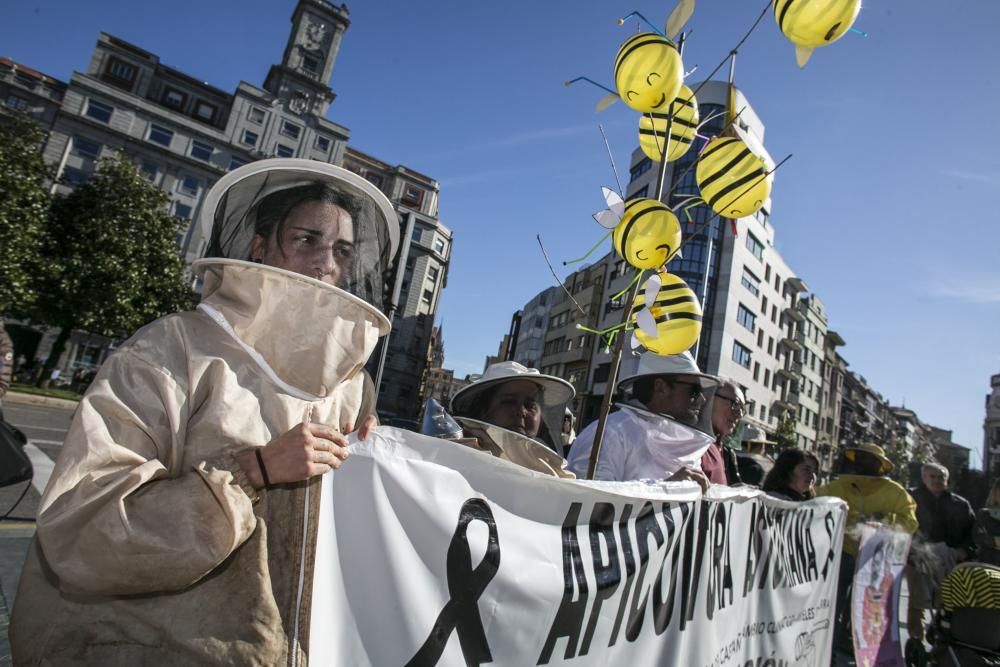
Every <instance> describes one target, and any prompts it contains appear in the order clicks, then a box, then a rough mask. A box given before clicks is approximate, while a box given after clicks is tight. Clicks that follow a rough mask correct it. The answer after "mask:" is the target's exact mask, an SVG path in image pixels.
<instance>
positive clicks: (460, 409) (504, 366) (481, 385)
mask: <svg viewBox="0 0 1000 667" xmlns="http://www.w3.org/2000/svg"><path fill="white" fill-rule="evenodd" d="M510 380H529V381H531V382H534V383H535V384H537V385H538V386H539V387H541V388H542V396H541V399H540V400H539V403H540V404H541V405H542V407H543V408H547V407H552V406H555V405H561V404H565V403H568V402H569V401H571V400H573V397H574V396H576V390H575V389H573V385H571V384H570V383H569V382H567V381H566V380H563V379H562V378H557V377H555V376H554V375H543V374H542V373H539V372H538V369H536V368H528V367H527V366H523V365H521V364H519V363H517V362H516V361H501V362H499V363H496V364H493V365H491V366H490V367H489V368H487V369H486V372H485V373H483V376H482V377H481V378H479V379H478V380H476V381H475V382H473V383H472V384H470V385H468V386H466V387H463V388H462V389H460V390H459V391H458V392H457V393H456V394H455V396H454V397H453V398H452V399H451V413H452V414H453V415H455V416H471V415H469V411H470V410H471V409H472V407H473V405H475V402H476V399H477V398H479V397H480V396H482V395H483V393H484V392H486V391H489V390H491V389H494V388H496V387H497V386H499V385H500V384H502V383H504V382H509V381H510Z"/></svg>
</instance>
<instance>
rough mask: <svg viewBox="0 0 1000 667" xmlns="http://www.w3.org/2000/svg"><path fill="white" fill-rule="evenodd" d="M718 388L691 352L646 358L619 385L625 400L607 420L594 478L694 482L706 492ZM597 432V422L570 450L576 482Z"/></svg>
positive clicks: (640, 360)
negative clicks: (704, 465)
mask: <svg viewBox="0 0 1000 667" xmlns="http://www.w3.org/2000/svg"><path fill="white" fill-rule="evenodd" d="M718 384H719V382H718V380H717V379H716V378H714V377H712V376H710V375H705V374H704V373H702V372H701V371H699V370H698V366H697V364H695V362H694V359H692V358H691V355H689V354H687V353H684V354H679V355H672V356H661V355H657V354H653V353H651V352H646V353H645V354H643V355H642V356H641V357H640V358H639V363H638V367H637V368H636V370H635V371H634V372H632V373H626V374H624V375H623V376H622V379H621V380H620V381H619V382H618V387H617V389H618V391H619V392H620V393H621V394H622V400H621V401H619V402H617V403H616V404H615V407H616V408H618V410H617V411H616V412H613V413H611V414H610V415H608V420H607V425H606V427H605V431H604V438H603V441H602V443H601V451H600V457H599V459H598V463H597V469H596V471H595V475H594V478H595V479H600V480H611V481H628V480H637V479H650V480H662V479H667V480H670V481H678V480H692V481H696V482H698V484H699V485H701V487H702V488H703V489H707V488H708V484H709V481H708V478H707V477H706V476H705V475H704V473H703V472H702V471H701V457H702V455H703V454H704V453H705V451H706V450H707V449H708V447H709V446H710V445H711V444H712V440H713V439H714V438H713V436H712V435H711V433H712V426H711V422H712V419H711V417H712V410H711V409H710V403H711V400H712V395H713V394H714V393H715V390H716V388H717V387H718ZM596 430H597V422H596V421H595V422H592V423H591V424H590V425H589V426H588V427H587V428H586V429H584V430H583V432H582V433H580V435H579V436H577V439H576V441H575V442H574V443H573V447H572V448H571V449H570V453H569V468H570V470H572V471H573V472H575V473H576V475H577V477H580V478H585V477H586V475H587V469H588V466H589V463H590V451H591V448H592V445H593V441H594V434H595V432H596Z"/></svg>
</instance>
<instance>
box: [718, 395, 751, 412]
mask: <svg viewBox="0 0 1000 667" xmlns="http://www.w3.org/2000/svg"><path fill="white" fill-rule="evenodd" d="M715 397H716V398H721V399H722V400H724V401H729V410H730V411H731V412H735V413H736V414H739V415H742V414H743V411H744V410H746V404H745V403H743V401H741V400H739V399H738V398H736V397H735V396H722V395H720V394H716V395H715Z"/></svg>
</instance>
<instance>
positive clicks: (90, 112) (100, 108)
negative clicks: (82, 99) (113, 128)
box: [84, 100, 114, 123]
mask: <svg viewBox="0 0 1000 667" xmlns="http://www.w3.org/2000/svg"><path fill="white" fill-rule="evenodd" d="M84 113H85V114H86V115H87V116H89V117H90V118H93V119H94V120H99V121H101V122H102V123H110V122H111V114H112V113H114V108H113V107H110V106H108V105H107V104H102V103H101V102H98V101H97V100H87V110H86V111H85V112H84Z"/></svg>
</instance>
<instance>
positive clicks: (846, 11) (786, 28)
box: [773, 0, 861, 48]
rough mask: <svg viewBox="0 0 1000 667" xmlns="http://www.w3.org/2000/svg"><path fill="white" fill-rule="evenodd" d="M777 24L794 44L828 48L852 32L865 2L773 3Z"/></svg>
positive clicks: (812, 0)
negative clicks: (848, 32)
mask: <svg viewBox="0 0 1000 667" xmlns="http://www.w3.org/2000/svg"><path fill="white" fill-rule="evenodd" d="M773 6H774V20H775V21H777V22H778V27H779V28H780V29H781V32H783V33H784V35H785V37H787V38H788V39H789V40H790V41H791V42H792V43H793V44H795V45H797V46H804V47H807V48H816V47H819V46H826V45H827V44H830V43H832V42H835V41H837V40H838V39H840V38H841V37H843V35H844V33H846V32H847V31H848V30H850V28H851V25H852V24H853V23H854V19H856V18H857V17H858V11H859V10H860V9H861V0H773Z"/></svg>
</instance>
